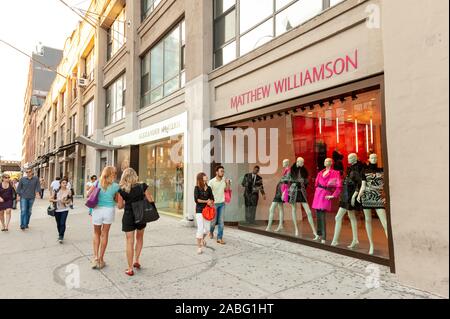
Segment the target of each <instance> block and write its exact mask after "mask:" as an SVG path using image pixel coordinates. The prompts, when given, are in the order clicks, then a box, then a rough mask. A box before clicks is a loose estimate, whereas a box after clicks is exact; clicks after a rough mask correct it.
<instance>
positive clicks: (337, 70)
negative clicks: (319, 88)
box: [230, 49, 358, 112]
mask: <svg viewBox="0 0 450 319" xmlns="http://www.w3.org/2000/svg"><path fill="white" fill-rule="evenodd" d="M357 69H358V49H356V50H355V51H354V52H353V53H351V54H346V55H345V56H342V57H339V58H337V59H334V60H331V61H328V62H325V63H322V64H320V65H318V66H314V67H311V68H308V69H306V70H303V71H300V72H298V73H295V74H293V75H290V76H288V77H284V78H282V79H277V80H275V81H274V82H272V83H269V84H266V85H262V86H259V87H257V88H255V89H253V90H250V91H248V92H245V93H242V94H239V95H236V96H234V97H232V98H231V100H230V106H231V108H232V109H236V111H237V112H239V108H240V107H242V106H245V105H247V104H251V103H254V102H257V101H261V100H264V99H267V98H269V97H271V96H276V95H280V94H285V93H288V92H290V91H292V90H296V89H299V88H302V87H305V86H308V85H310V84H313V83H318V82H321V81H324V80H328V79H331V78H334V77H337V76H340V75H342V74H345V73H349V72H352V71H355V70H357Z"/></svg>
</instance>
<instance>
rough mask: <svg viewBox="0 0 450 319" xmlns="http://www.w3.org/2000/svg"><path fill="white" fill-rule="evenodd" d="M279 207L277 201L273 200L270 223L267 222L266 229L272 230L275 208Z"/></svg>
mask: <svg viewBox="0 0 450 319" xmlns="http://www.w3.org/2000/svg"><path fill="white" fill-rule="evenodd" d="M276 207H277V203H275V202H273V203H272V205H270V209H269V223H268V224H267V228H266V231H270V230H271V228H272V223H273V215H274V214H275V208H276Z"/></svg>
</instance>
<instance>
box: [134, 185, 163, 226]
mask: <svg viewBox="0 0 450 319" xmlns="http://www.w3.org/2000/svg"><path fill="white" fill-rule="evenodd" d="M141 189H142V192H143V193H144V199H142V200H140V201H137V202H134V203H131V208H132V209H133V216H134V222H135V223H136V224H140V225H141V224H147V223H151V222H154V221H157V220H158V219H159V214H158V210H157V209H156V205H155V203H151V202H149V201H148V200H147V197H145V192H144V187H143V186H142V184H141Z"/></svg>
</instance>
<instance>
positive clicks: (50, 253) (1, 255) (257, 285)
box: [0, 200, 438, 299]
mask: <svg viewBox="0 0 450 319" xmlns="http://www.w3.org/2000/svg"><path fill="white" fill-rule="evenodd" d="M47 206H48V202H47V201H46V200H36V203H35V205H34V209H33V215H32V218H31V223H30V229H29V230H27V231H21V230H20V229H19V223H18V221H19V215H20V211H19V210H16V211H14V212H13V221H12V225H11V226H10V231H9V232H8V233H1V234H0V260H1V262H0V286H1V289H0V298H88V299H92V298H97V299H99V298H170V299H174V298H177V299H184V298H227V299H233V298H250V299H264V298H275V299H278V298H352V299H353V298H438V297H437V296H433V295H430V294H427V293H425V292H422V291H418V290H415V289H411V288H408V287H405V286H402V285H400V284H398V283H396V281H395V279H394V277H393V276H392V275H391V274H390V273H389V269H388V268H387V267H383V266H378V265H371V264H370V263H368V262H364V261H360V260H356V259H352V258H349V257H345V256H341V255H336V254H332V253H329V252H326V251H321V250H317V249H313V248H310V247H305V246H301V245H298V244H293V243H289V242H284V241H280V240H276V239H273V238H269V237H265V236H260V235H256V234H252V233H247V232H243V231H240V230H237V229H234V228H229V227H227V228H226V229H225V237H224V239H225V240H226V242H227V243H226V245H224V246H219V245H218V244H216V243H215V241H212V240H210V241H209V242H208V245H209V246H208V249H207V251H206V252H205V253H204V254H203V255H197V253H196V246H195V238H194V237H195V230H194V229H193V228H187V227H183V226H182V225H181V223H180V222H179V221H178V220H177V219H175V218H172V217H167V216H161V219H160V220H159V221H158V222H156V223H153V224H151V225H149V226H148V228H147V231H146V234H145V243H144V249H143V254H142V259H141V263H142V265H143V269H142V270H140V271H137V272H136V275H135V276H134V277H128V276H126V275H125V274H124V270H125V268H126V259H125V251H124V250H125V238H124V234H123V233H122V232H121V216H122V212H121V211H117V214H116V221H115V223H114V224H113V227H112V229H111V233H110V241H109V246H108V250H107V253H106V256H105V261H106V263H107V267H105V268H104V269H103V270H102V271H99V270H92V269H90V267H89V266H90V263H89V260H90V258H91V254H92V243H91V238H92V227H91V224H90V217H89V216H88V214H87V209H86V208H85V207H84V205H83V200H76V202H75V209H74V210H71V211H70V213H69V218H68V221H67V225H68V227H67V231H66V238H65V243H64V244H63V245H61V244H59V243H58V242H57V233H56V225H55V221H54V220H53V219H52V218H50V217H48V216H47V215H46V207H47ZM378 271H379V277H378V276H377V272H378ZM78 274H79V288H77V282H76V279H77V278H78V276H77V275H78ZM378 285H379V287H378ZM73 286H75V288H72V287H73ZM205 293H207V294H205Z"/></svg>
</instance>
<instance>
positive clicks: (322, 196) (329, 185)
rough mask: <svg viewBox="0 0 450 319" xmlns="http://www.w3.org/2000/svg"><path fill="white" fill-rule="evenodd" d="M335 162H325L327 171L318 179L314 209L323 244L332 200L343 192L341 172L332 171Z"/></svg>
mask: <svg viewBox="0 0 450 319" xmlns="http://www.w3.org/2000/svg"><path fill="white" fill-rule="evenodd" d="M332 167H333V160H332V159H331V158H327V159H326V160H325V169H324V170H322V171H321V172H319V174H318V175H317V178H316V185H315V188H316V192H315V194H314V201H313V205H312V208H314V209H315V210H316V214H317V233H318V235H319V236H320V238H321V240H322V243H323V244H325V243H326V237H327V228H326V225H327V222H326V213H327V212H330V211H331V204H332V200H333V199H335V198H338V197H339V195H340V193H341V191H342V182H341V175H340V173H339V171H336V170H334V169H332Z"/></svg>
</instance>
